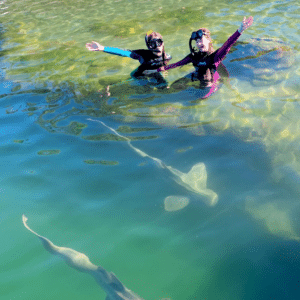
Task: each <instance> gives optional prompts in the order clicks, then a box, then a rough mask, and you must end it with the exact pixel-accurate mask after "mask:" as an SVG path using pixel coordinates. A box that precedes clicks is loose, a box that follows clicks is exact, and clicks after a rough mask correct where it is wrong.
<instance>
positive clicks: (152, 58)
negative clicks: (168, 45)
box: [103, 47, 172, 76]
mask: <svg viewBox="0 0 300 300" xmlns="http://www.w3.org/2000/svg"><path fill="white" fill-rule="evenodd" d="M103 51H104V52H106V53H110V54H115V55H119V56H124V57H130V58H132V59H136V60H138V61H139V62H140V64H141V65H140V66H139V67H138V69H137V71H136V72H135V76H142V75H143V72H144V71H145V70H155V69H157V68H159V67H162V66H166V65H167V63H168V61H169V60H170V59H171V58H172V57H171V55H169V54H166V53H163V55H162V56H156V55H155V54H154V53H153V52H152V51H151V50H147V49H139V50H124V49H120V48H115V47H104V50H103Z"/></svg>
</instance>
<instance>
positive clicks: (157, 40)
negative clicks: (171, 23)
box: [145, 30, 164, 50]
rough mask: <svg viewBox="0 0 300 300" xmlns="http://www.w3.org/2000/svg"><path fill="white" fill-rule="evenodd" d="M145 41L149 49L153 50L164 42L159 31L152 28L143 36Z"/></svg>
mask: <svg viewBox="0 0 300 300" xmlns="http://www.w3.org/2000/svg"><path fill="white" fill-rule="evenodd" d="M145 42H146V45H147V47H148V48H149V49H150V50H155V49H156V48H158V47H160V46H161V45H163V43H164V41H163V39H162V36H161V35H160V34H159V33H157V32H154V31H152V30H150V31H148V32H147V34H146V36H145Z"/></svg>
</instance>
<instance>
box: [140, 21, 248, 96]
mask: <svg viewBox="0 0 300 300" xmlns="http://www.w3.org/2000/svg"><path fill="white" fill-rule="evenodd" d="M252 23H253V17H249V18H248V19H246V17H244V20H243V22H242V24H241V26H240V28H239V29H238V30H237V31H236V32H235V33H234V34H233V35H232V36H231V37H230V38H229V39H228V40H227V41H226V42H225V43H224V44H223V46H222V47H220V48H219V49H218V50H216V51H214V48H213V45H212V40H211V37H210V32H209V30H208V29H207V28H200V29H198V30H197V31H194V32H193V33H192V35H191V37H190V41H189V46H190V51H191V53H190V54H189V55H187V56H186V57H185V58H184V59H182V60H180V61H178V62H176V63H174V64H170V65H168V66H161V67H160V68H158V69H157V70H156V71H153V70H148V71H145V73H146V74H151V73H153V72H162V71H165V70H169V69H173V68H177V67H180V66H183V65H186V64H188V63H192V64H193V66H194V67H195V72H194V73H192V76H191V77H192V78H191V79H192V81H194V80H199V81H200V88H201V87H202V88H203V87H212V86H214V85H215V83H216V82H217V80H218V79H219V77H220V76H219V75H218V73H217V68H218V66H219V65H220V63H221V62H222V60H223V59H224V58H225V56H226V54H227V53H228V52H229V50H230V47H231V46H232V45H233V44H234V43H235V42H236V41H237V40H238V38H239V37H240V36H241V34H242V33H243V31H244V30H246V29H247V28H249V27H250V26H251V25H252ZM192 41H196V46H197V50H195V48H193V47H192ZM212 92H213V90H212V89H211V91H210V92H209V95H210V94H211V93H212ZM206 97H208V96H207V95H206V96H205V98H206Z"/></svg>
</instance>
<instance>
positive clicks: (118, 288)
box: [22, 215, 144, 300]
mask: <svg viewBox="0 0 300 300" xmlns="http://www.w3.org/2000/svg"><path fill="white" fill-rule="evenodd" d="M27 220H28V219H27V217H26V216H25V215H23V216H22V221H23V224H24V226H25V227H26V228H27V229H28V230H29V231H31V232H32V233H33V234H35V235H36V236H37V237H38V238H39V239H40V240H41V242H42V244H43V246H44V248H45V249H46V250H47V251H49V252H50V253H52V254H55V255H58V256H60V257H61V258H63V259H64V260H65V261H66V263H67V264H68V265H69V266H70V267H72V268H74V269H76V270H77V271H80V272H84V273H88V274H90V275H92V276H93V277H94V278H95V280H96V281H97V283H98V284H99V285H100V286H101V287H102V289H103V290H104V291H105V292H106V294H107V296H106V299H105V300H144V299H143V298H141V297H140V296H138V295H137V294H135V293H134V292H132V291H131V290H129V289H128V288H127V287H126V286H125V285H124V284H123V283H122V282H121V281H120V280H119V279H118V278H117V277H116V275H115V274H114V273H112V272H107V271H106V270H105V269H104V268H103V267H101V266H96V265H94V264H93V263H91V262H90V260H89V258H88V257H87V256H86V255H85V254H83V253H80V252H78V251H75V250H73V249H71V248H66V247H59V246H56V245H54V244H53V243H52V242H51V241H50V240H48V239H47V238H45V237H43V236H41V235H39V234H37V233H36V232H35V231H33V230H32V229H31V228H30V227H29V226H28V225H27Z"/></svg>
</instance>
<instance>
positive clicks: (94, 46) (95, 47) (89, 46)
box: [85, 41, 104, 51]
mask: <svg viewBox="0 0 300 300" xmlns="http://www.w3.org/2000/svg"><path fill="white" fill-rule="evenodd" d="M85 47H86V48H87V49H88V50H90V51H103V50H104V46H102V45H100V44H99V43H97V42H94V41H93V42H92V43H86V44H85Z"/></svg>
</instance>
